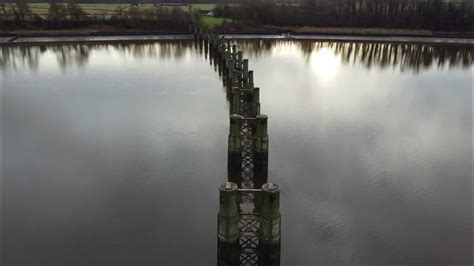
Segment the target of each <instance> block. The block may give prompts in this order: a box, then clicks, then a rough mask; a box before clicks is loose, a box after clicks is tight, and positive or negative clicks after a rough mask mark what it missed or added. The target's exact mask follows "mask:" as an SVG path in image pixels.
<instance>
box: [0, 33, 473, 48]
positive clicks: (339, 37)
mask: <svg viewBox="0 0 474 266" xmlns="http://www.w3.org/2000/svg"><path fill="white" fill-rule="evenodd" d="M322 31H324V33H322V32H321V30H320V31H319V32H310V31H307V32H298V31H286V32H283V31H280V32H274V31H259V32H227V31H226V32H223V33H222V34H221V36H224V37H225V38H229V39H248V40H251V39H261V40H262V39H263V40H265V39H266V40H313V41H340V42H344V41H348V42H391V43H426V44H430V43H431V44H458V45H474V35H473V36H470V35H471V34H466V35H464V36H462V37H460V36H449V37H446V35H436V34H434V35H426V34H422V35H416V34H408V35H403V34H402V35H399V34H387V35H385V34H349V32H348V31H347V29H346V31H345V32H347V33H344V29H341V30H340V31H339V32H332V33H330V32H331V31H327V30H325V29H323V30H322ZM372 32H373V31H372ZM379 33H380V32H379ZM386 33H389V31H387V32H386ZM192 39H193V35H192V34H189V33H187V32H164V31H39V32H34V31H21V32H10V33H5V32H3V33H2V32H0V45H15V44H19V45H21V44H48V43H80V42H89V43H95V42H137V41H143V42H147V41H166V40H167V41H172V40H176V41H177V40H192Z"/></svg>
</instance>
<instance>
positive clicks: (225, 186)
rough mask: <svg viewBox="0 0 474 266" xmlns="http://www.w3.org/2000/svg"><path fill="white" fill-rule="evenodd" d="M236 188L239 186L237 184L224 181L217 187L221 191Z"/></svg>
mask: <svg viewBox="0 0 474 266" xmlns="http://www.w3.org/2000/svg"><path fill="white" fill-rule="evenodd" d="M238 188H239V186H237V184H236V183H233V182H225V183H224V184H222V185H221V186H220V187H219V189H220V190H222V191H234V190H237V189H238Z"/></svg>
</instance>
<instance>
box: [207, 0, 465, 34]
mask: <svg viewBox="0 0 474 266" xmlns="http://www.w3.org/2000/svg"><path fill="white" fill-rule="evenodd" d="M473 6H474V0H451V1H446V0H304V1H303V2H302V3H300V4H288V3H286V4H285V3H275V2H274V1H270V0H243V1H242V3H241V4H240V5H225V4H221V5H217V6H216V8H215V9H214V13H215V15H216V16H221V17H228V18H231V19H234V20H240V21H242V22H246V23H257V24H271V25H278V26H319V27H382V28H409V29H429V30H437V31H472V23H473V21H474V17H473Z"/></svg>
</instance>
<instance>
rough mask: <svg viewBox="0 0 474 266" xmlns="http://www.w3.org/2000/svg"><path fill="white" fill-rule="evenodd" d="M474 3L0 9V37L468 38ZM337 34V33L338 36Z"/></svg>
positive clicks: (354, 0)
mask: <svg viewBox="0 0 474 266" xmlns="http://www.w3.org/2000/svg"><path fill="white" fill-rule="evenodd" d="M473 7H474V1H472V0H301V1H296V2H295V1H291V2H284V1H281V2H275V1H270V0H240V1H232V2H228V3H227V4H226V3H218V4H214V3H207V4H206V3H204V4H203V3H196V4H162V3H143V4H140V3H139V2H137V1H136V0H134V1H133V2H132V1H131V2H130V3H128V4H127V3H78V2H68V3H59V2H57V1H54V2H50V3H29V2H28V1H26V0H12V2H11V3H0V32H5V31H15V30H28V31H34V30H43V31H44V30H78V31H80V30H81V29H82V30H83V29H86V28H91V27H95V28H100V27H105V28H113V29H114V30H115V31H120V30H122V29H123V30H133V29H136V30H154V31H164V32H166V31H169V32H186V31H188V29H189V25H191V24H193V23H195V22H196V21H198V22H199V23H201V24H202V25H203V26H207V27H209V28H214V29H216V30H218V31H221V32H238V31H239V30H243V29H246V30H247V31H252V29H254V30H255V31H257V29H264V30H265V29H270V28H273V29H275V28H278V30H279V31H284V30H285V29H288V30H289V31H293V32H299V33H323V34H331V32H335V33H341V34H351V33H360V34H364V33H380V32H382V34H383V33H384V32H385V33H387V34H390V33H394V32H400V34H401V35H403V33H404V32H408V33H409V32H414V33H415V34H416V33H419V34H420V35H423V34H422V33H425V32H429V31H438V32H471V33H472V26H473V25H472V22H473V21H474V16H473V15H474V11H473V9H474V8H473ZM338 29H339V30H338Z"/></svg>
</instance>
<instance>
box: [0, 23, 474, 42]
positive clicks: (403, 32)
mask: <svg viewBox="0 0 474 266" xmlns="http://www.w3.org/2000/svg"><path fill="white" fill-rule="evenodd" d="M216 31H218V32H219V33H221V34H231V35H250V34H253V35H269V34H271V35H275V34H290V35H328V36H364V37H369V36H382V37H394V36H400V37H435V38H468V39H474V31H471V32H442V31H430V30H411V29H386V28H348V27H339V28H335V27H307V26H306V27H279V26H242V25H238V26H235V27H234V26H231V25H227V26H225V27H218V28H216ZM177 34H189V32H186V31H169V30H141V29H122V28H115V27H110V26H95V27H88V28H81V29H67V30H0V37H17V38H23V37H77V36H129V35H177Z"/></svg>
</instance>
